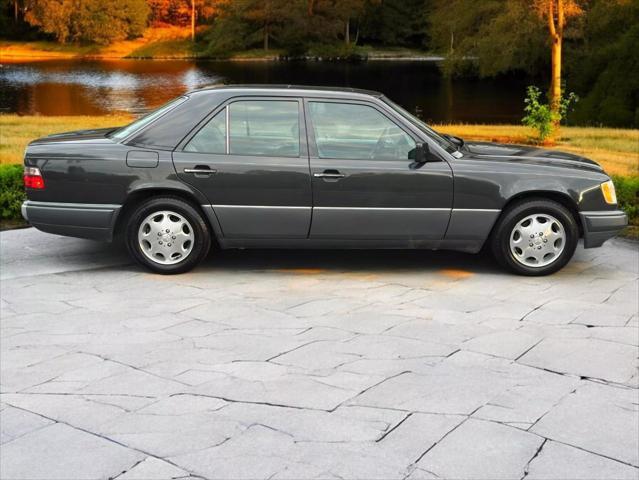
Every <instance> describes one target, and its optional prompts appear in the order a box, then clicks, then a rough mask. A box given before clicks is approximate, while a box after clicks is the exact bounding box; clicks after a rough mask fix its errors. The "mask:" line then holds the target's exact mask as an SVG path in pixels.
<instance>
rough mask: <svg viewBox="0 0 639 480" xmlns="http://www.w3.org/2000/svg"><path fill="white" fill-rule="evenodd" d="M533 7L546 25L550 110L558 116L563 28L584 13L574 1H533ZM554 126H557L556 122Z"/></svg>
mask: <svg viewBox="0 0 639 480" xmlns="http://www.w3.org/2000/svg"><path fill="white" fill-rule="evenodd" d="M535 7H536V9H537V13H538V15H539V16H540V17H541V18H545V19H546V21H547V25H548V34H549V36H550V45H551V47H550V50H551V55H550V58H551V62H550V63H551V70H552V73H551V75H550V90H549V98H550V108H551V110H552V112H553V113H555V114H558V113H559V108H560V103H561V88H562V84H561V50H562V45H563V40H564V28H565V27H566V22H567V20H568V19H569V18H574V17H579V16H581V15H582V14H583V12H584V11H583V9H582V8H581V6H580V5H579V4H578V3H577V2H576V0H535ZM555 126H556V127H557V126H559V123H558V122H557V121H556V122H555Z"/></svg>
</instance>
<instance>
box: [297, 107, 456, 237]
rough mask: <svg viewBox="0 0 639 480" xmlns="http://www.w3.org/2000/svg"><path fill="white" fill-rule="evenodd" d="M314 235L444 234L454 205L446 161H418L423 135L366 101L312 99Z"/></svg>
mask: <svg viewBox="0 0 639 480" xmlns="http://www.w3.org/2000/svg"><path fill="white" fill-rule="evenodd" d="M305 108H306V115H307V120H308V121H309V140H310V144H311V146H312V149H311V158H310V165H311V175H312V184H313V220H312V225H311V233H310V238H313V239H322V238H323V239H355V240H358V239H360V240H373V241H375V240H381V241H386V240H390V241H395V242H396V241H402V242H403V241H406V242H407V243H411V242H413V241H416V242H417V241H419V240H437V239H441V238H443V237H444V234H445V232H446V228H447V226H448V221H449V218H450V212H451V208H452V203H453V178H452V171H451V169H450V167H449V165H448V163H447V162H445V161H433V162H427V163H425V164H416V163H415V162H414V161H413V160H411V157H412V156H413V155H414V149H415V146H416V138H415V137H414V136H413V135H412V134H409V133H408V132H407V130H405V129H403V128H402V127H401V126H400V125H401V124H400V123H399V122H397V121H395V120H394V119H392V118H391V117H390V116H389V115H387V114H386V113H385V112H383V110H381V109H379V108H377V107H376V106H375V105H373V104H368V103H364V102H344V101H333V100H324V99H317V100H315V99H309V100H308V101H307V103H306V106H305Z"/></svg>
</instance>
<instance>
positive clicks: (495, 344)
mask: <svg viewBox="0 0 639 480" xmlns="http://www.w3.org/2000/svg"><path fill="white" fill-rule="evenodd" d="M540 340H541V338H540V337H538V336H535V335H530V334H527V333H525V332H522V331H519V330H506V331H502V332H493V333H489V334H487V335H481V336H478V337H475V338H473V339H471V340H468V341H467V342H464V344H463V345H462V348H463V349H464V350H470V351H473V352H479V353H486V354H488V355H495V356H496V357H504V358H512V359H513V360H514V359H516V358H518V357H519V356H520V355H521V354H523V353H524V352H526V351H527V350H529V349H530V348H531V347H533V346H534V345H535V344H536V343H537V342H539V341H540Z"/></svg>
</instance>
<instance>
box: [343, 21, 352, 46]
mask: <svg viewBox="0 0 639 480" xmlns="http://www.w3.org/2000/svg"><path fill="white" fill-rule="evenodd" d="M350 30H351V19H350V18H348V19H346V25H345V26H344V43H345V44H346V45H348V44H350V43H351V32H350Z"/></svg>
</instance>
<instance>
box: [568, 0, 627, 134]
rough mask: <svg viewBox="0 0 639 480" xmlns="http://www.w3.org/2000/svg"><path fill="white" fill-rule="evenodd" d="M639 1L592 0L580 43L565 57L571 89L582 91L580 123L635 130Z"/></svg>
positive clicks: (579, 109)
mask: <svg viewBox="0 0 639 480" xmlns="http://www.w3.org/2000/svg"><path fill="white" fill-rule="evenodd" d="M637 45H639V2H637V1H625V0H616V1H603V0H598V1H593V4H592V8H591V9H590V10H589V11H588V22H587V23H586V27H585V32H584V39H583V42H582V43H581V44H579V45H578V48H574V49H571V50H569V51H568V52H567V54H566V59H567V61H568V63H567V71H568V75H569V76H570V78H572V79H574V81H573V80H571V85H573V86H575V87H576V88H578V89H579V90H580V91H582V92H584V93H585V95H583V97H584V99H583V102H581V103H580V105H579V108H577V109H576V110H575V113H574V115H573V117H572V118H573V119H574V120H575V121H576V122H578V123H580V124H591V125H601V124H605V125H610V126H616V127H621V126H632V127H639V80H638V79H639V49H638V48H637Z"/></svg>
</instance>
